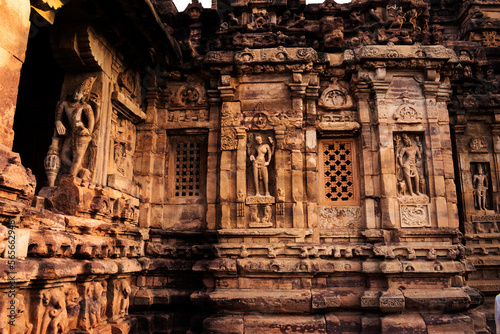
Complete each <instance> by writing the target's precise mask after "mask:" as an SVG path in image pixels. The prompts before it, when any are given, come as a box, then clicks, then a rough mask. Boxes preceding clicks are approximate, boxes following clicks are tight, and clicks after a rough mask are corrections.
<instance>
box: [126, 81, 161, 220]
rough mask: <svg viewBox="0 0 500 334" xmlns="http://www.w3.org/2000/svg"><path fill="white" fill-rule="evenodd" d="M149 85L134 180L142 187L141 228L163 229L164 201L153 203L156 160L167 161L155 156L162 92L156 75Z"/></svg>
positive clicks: (138, 133) (139, 127)
mask: <svg viewBox="0 0 500 334" xmlns="http://www.w3.org/2000/svg"><path fill="white" fill-rule="evenodd" d="M147 85H148V89H147V92H146V101H147V107H146V115H147V116H146V122H145V123H142V124H140V125H139V126H138V127H137V148H136V159H137V160H138V161H139V163H136V169H135V177H134V180H135V181H136V182H138V183H139V184H141V186H142V196H141V197H142V198H141V201H142V203H141V205H140V215H139V224H140V226H141V227H154V228H162V225H161V222H162V217H163V209H162V205H161V203H162V202H163V199H161V201H160V202H157V203H156V205H155V204H154V203H152V202H153V201H152V198H153V192H154V191H155V187H154V184H153V183H154V180H153V175H154V172H155V171H154V169H155V159H161V161H164V159H165V156H164V155H161V156H160V157H157V156H156V155H155V151H156V144H157V140H158V134H157V133H156V131H155V130H156V127H157V123H156V122H157V105H158V99H159V92H160V91H159V88H158V87H157V86H156V77H155V76H154V75H153V76H151V77H150V78H149V79H148V83H147ZM165 137H166V136H165ZM163 139H164V140H165V143H163V145H165V144H166V141H167V139H168V138H163ZM163 164H164V163H163Z"/></svg>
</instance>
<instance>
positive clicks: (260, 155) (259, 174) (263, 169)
mask: <svg viewBox="0 0 500 334" xmlns="http://www.w3.org/2000/svg"><path fill="white" fill-rule="evenodd" d="M250 140H251V138H250ZM268 141H269V144H266V143H264V139H263V138H262V136H261V135H256V136H255V143H250V145H249V148H248V155H249V156H250V161H251V162H252V169H253V182H254V186H255V196H262V195H261V193H260V184H261V183H262V185H263V188H264V193H265V196H271V194H270V193H269V172H268V166H269V163H270V162H271V158H272V157H273V154H274V140H273V138H272V137H268Z"/></svg>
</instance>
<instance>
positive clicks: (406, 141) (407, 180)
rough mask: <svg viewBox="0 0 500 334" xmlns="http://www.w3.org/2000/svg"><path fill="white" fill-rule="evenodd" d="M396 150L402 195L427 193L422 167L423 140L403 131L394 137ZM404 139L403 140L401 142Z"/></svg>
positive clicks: (400, 192)
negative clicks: (412, 137) (411, 136)
mask: <svg viewBox="0 0 500 334" xmlns="http://www.w3.org/2000/svg"><path fill="white" fill-rule="evenodd" d="M394 141H395V150H396V175H397V179H398V190H399V195H400V196H405V195H409V196H414V195H416V196H420V195H422V194H423V193H425V189H424V188H425V179H424V178H423V167H422V154H423V150H422V142H421V141H420V137H419V136H415V138H414V140H413V141H412V139H411V138H410V136H408V134H406V133H403V134H402V135H401V136H399V135H396V136H395V137H394ZM401 141H402V142H401Z"/></svg>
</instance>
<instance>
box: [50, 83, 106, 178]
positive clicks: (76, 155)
mask: <svg viewBox="0 0 500 334" xmlns="http://www.w3.org/2000/svg"><path fill="white" fill-rule="evenodd" d="M95 79H96V77H89V78H87V79H85V80H84V81H83V82H82V84H81V85H80V86H78V87H77V88H76V89H75V91H74V93H73V95H71V97H70V98H67V99H62V100H60V101H59V102H58V104H57V107H56V117H55V133H54V137H53V138H52V144H51V146H50V148H49V152H48V154H47V158H46V163H45V164H46V169H47V165H48V163H47V162H48V161H47V160H51V161H52V162H53V161H54V160H55V158H54V156H56V157H59V159H60V162H61V163H62V165H63V166H64V167H65V168H66V169H67V172H68V173H69V174H71V175H74V176H76V175H77V174H78V172H79V171H80V168H81V165H82V162H83V158H84V156H85V152H86V151H87V147H88V146H89V142H90V141H91V140H92V132H93V130H94V126H95V124H96V114H97V110H94V109H97V108H98V104H97V100H96V97H94V96H92V97H90V96H89V95H90V90H91V89H92V85H93V84H94V81H95ZM89 102H90V103H91V104H92V105H93V106H94V109H93V107H92V105H91V104H89ZM65 124H66V125H65ZM61 140H62V141H63V143H62V148H60V149H59V147H60V141H61ZM51 157H52V159H49V158H51ZM53 165H57V164H55V163H53ZM52 167H53V169H56V170H55V171H54V170H52V171H51V173H49V170H47V175H48V178H49V186H54V183H55V179H56V176H57V172H58V171H59V166H52ZM51 174H52V175H51Z"/></svg>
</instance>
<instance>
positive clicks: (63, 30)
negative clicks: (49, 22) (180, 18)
mask: <svg viewBox="0 0 500 334" xmlns="http://www.w3.org/2000/svg"><path fill="white" fill-rule="evenodd" d="M54 26H55V27H56V28H57V30H59V34H57V35H56V36H54V37H55V38H54V40H55V42H56V43H54V44H59V45H61V44H64V43H62V42H61V36H62V35H65V36H68V35H71V34H73V35H75V34H78V31H81V30H82V29H83V30H92V31H94V32H97V33H98V34H99V35H102V36H103V37H104V38H105V39H106V40H107V41H108V42H109V43H111V44H112V45H113V47H115V48H117V49H119V50H120V52H122V53H123V54H124V56H126V57H128V58H131V59H136V61H138V62H141V63H143V64H145V65H146V64H148V65H154V64H169V63H173V64H176V63H179V62H180V61H181V51H180V48H179V46H178V44H177V42H176V41H175V39H174V38H173V37H172V36H171V35H170V33H169V32H168V31H167V29H166V28H165V26H164V24H163V23H162V22H161V20H160V18H159V17H158V15H157V13H156V12H155V10H154V8H153V5H152V4H151V2H150V1H149V0H130V1H118V0H108V1H98V0H72V1H71V2H70V3H68V4H67V5H65V6H63V7H62V8H61V9H60V10H59V11H58V12H57V15H56V19H55V22H54ZM72 43H73V42H71V44H72ZM66 44H67V43H66ZM59 51H60V50H58V47H57V45H56V46H55V47H54V53H55V54H56V58H61V57H58V53H61V52H59ZM76 54H79V51H78V50H77V51H76V53H75V52H74V55H76ZM60 56H62V57H65V58H67V57H68V54H67V52H66V53H65V52H62V54H61V55H60ZM78 57H79V55H78ZM78 57H77V58H78ZM66 63H72V64H73V65H74V64H78V63H79V60H78V59H75V61H73V62H71V61H69V62H68V59H66ZM62 66H63V67H65V68H66V69H68V68H67V66H65V64H62Z"/></svg>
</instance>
